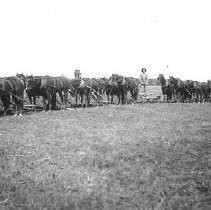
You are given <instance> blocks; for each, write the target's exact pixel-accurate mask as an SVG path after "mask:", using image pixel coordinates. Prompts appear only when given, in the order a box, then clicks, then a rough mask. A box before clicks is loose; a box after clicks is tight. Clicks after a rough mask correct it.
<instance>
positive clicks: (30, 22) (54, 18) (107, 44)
mask: <svg viewBox="0 0 211 210" xmlns="http://www.w3.org/2000/svg"><path fill="white" fill-rule="evenodd" d="M210 4H211V3H210V0H0V76H10V75H15V74H16V73H17V72H18V73H25V74H34V75H46V74H47V75H52V76H57V75H61V74H64V75H66V76H68V77H70V78H72V77H73V72H74V70H75V69H80V70H81V73H82V76H83V77H103V76H105V77H109V76H110V75H111V74H112V73H118V74H122V75H125V76H134V77H138V76H139V74H140V69H141V68H142V67H145V68H147V71H148V74H149V76H150V77H151V78H156V77H157V76H158V74H160V73H164V75H165V76H167V77H168V76H169V75H172V76H175V77H179V78H181V79H193V80H198V81H206V80H207V79H211V12H210V9H211V7H210Z"/></svg>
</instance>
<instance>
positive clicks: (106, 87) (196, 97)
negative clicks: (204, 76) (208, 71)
mask: <svg viewBox="0 0 211 210" xmlns="http://www.w3.org/2000/svg"><path fill="white" fill-rule="evenodd" d="M149 83H150V84H149V85H161V88H162V93H163V95H164V96H165V99H166V101H167V102H191V101H195V102H202V101H206V102H208V101H210V93H211V81H210V80H208V81H207V83H206V82H202V83H200V82H196V81H191V80H186V81H182V80H180V79H177V78H174V77H169V79H165V78H164V76H163V75H162V74H160V75H159V77H158V78H157V79H150V81H149ZM139 87H140V81H139V79H138V78H134V77H124V76H121V75H118V74H112V76H111V77H110V78H109V79H107V78H92V79H89V78H78V79H69V78H66V77H64V76H59V77H52V76H33V75H31V76H25V75H24V74H17V75H16V76H11V77H5V78H0V99H1V102H2V104H3V107H4V115H5V114H6V113H7V110H8V109H9V107H10V104H11V103H13V104H14V105H15V114H16V115H18V114H22V113H23V104H24V102H25V103H28V101H26V100H25V98H24V91H26V94H27V97H28V99H29V102H30V103H31V104H34V105H36V98H38V97H40V96H41V97H42V98H43V106H44V110H51V109H55V108H56V103H57V102H58V100H57V98H56V94H58V95H59V96H60V99H61V108H62V109H66V108H67V104H68V102H69V100H68V95H71V97H75V101H76V106H77V101H78V96H80V98H81V104H82V106H83V103H85V106H86V107H87V106H89V104H90V98H91V97H94V98H95V100H96V101H97V104H99V101H100V100H101V99H102V97H103V96H105V95H106V96H107V99H106V100H107V101H108V102H110V103H113V97H114V96H117V98H118V103H120V102H121V103H122V104H124V103H127V101H128V99H127V93H128V92H130V94H131V99H132V102H133V103H135V102H136V101H137V98H138V95H139ZM11 98H12V101H11ZM69 103H70V102H69Z"/></svg>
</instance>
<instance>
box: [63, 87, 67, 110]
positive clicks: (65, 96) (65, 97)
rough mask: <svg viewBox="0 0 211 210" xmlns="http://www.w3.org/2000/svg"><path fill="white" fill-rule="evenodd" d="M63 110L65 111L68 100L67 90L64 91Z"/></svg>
mask: <svg viewBox="0 0 211 210" xmlns="http://www.w3.org/2000/svg"><path fill="white" fill-rule="evenodd" d="M63 100H64V109H66V108H67V100H68V91H67V90H65V91H64V99H63Z"/></svg>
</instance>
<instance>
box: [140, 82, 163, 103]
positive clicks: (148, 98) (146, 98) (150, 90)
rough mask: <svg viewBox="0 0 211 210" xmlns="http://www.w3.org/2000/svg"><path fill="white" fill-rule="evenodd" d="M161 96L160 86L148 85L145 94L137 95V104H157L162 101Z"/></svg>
mask: <svg viewBox="0 0 211 210" xmlns="http://www.w3.org/2000/svg"><path fill="white" fill-rule="evenodd" d="M163 98H164V97H163V94H162V89H161V86H159V85H149V86H147V89H146V94H143V93H139V95H138V102H141V103H143V102H150V103H158V102H162V101H163Z"/></svg>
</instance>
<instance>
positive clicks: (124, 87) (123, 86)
mask: <svg viewBox="0 0 211 210" xmlns="http://www.w3.org/2000/svg"><path fill="white" fill-rule="evenodd" d="M109 82H110V83H111V87H112V88H111V90H110V95H111V103H113V95H117V97H118V99H119V102H118V103H120V101H122V104H124V103H125V102H126V103H127V91H128V83H127V82H126V79H125V77H123V76H121V75H118V74H112V76H111V77H110V79H109Z"/></svg>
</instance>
